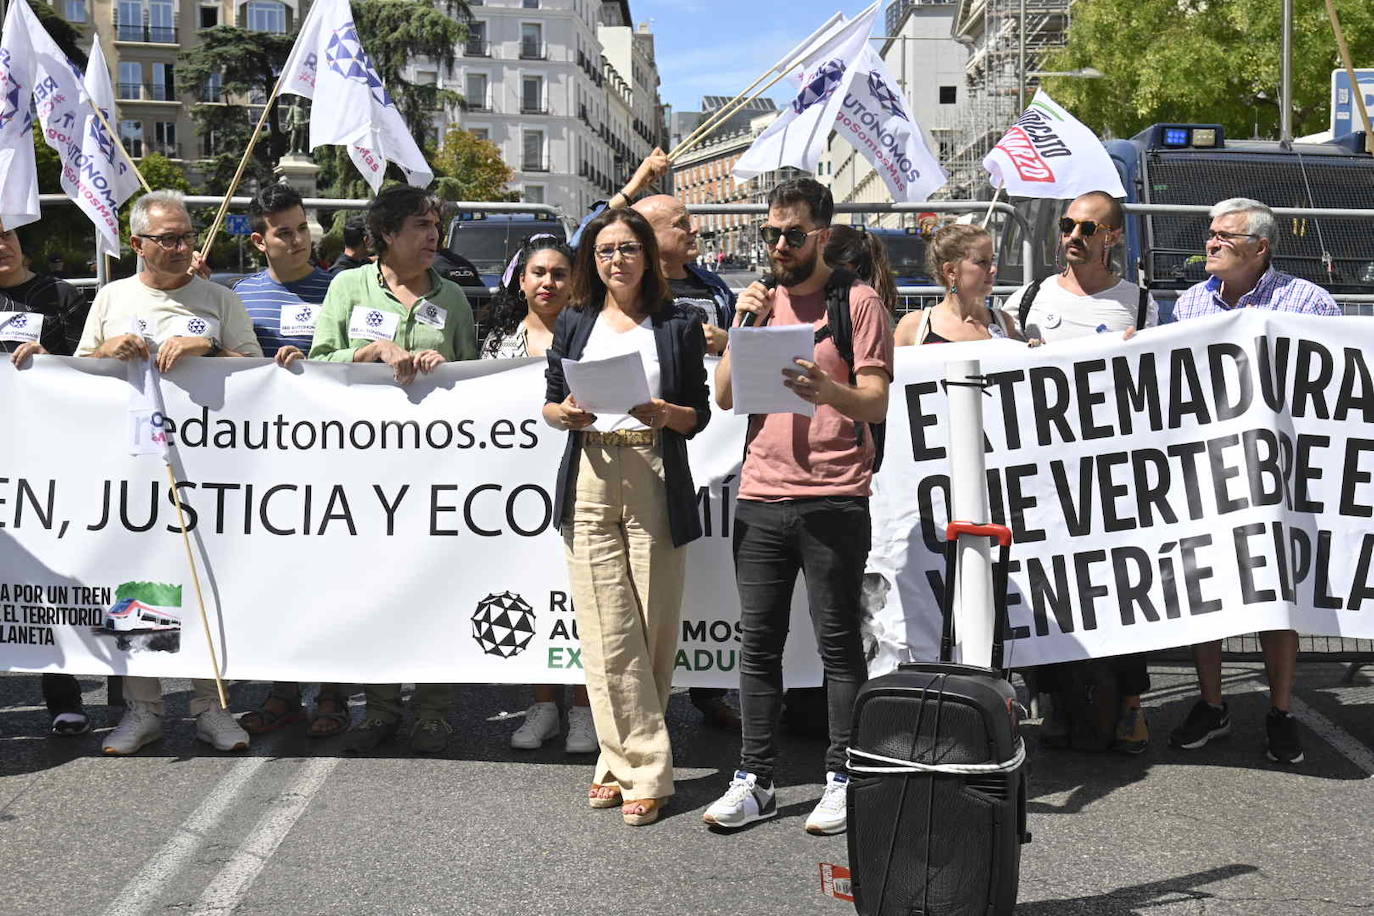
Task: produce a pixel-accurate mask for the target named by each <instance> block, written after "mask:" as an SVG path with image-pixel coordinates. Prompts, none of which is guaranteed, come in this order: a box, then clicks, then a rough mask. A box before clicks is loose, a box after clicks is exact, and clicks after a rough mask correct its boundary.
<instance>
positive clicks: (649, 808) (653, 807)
mask: <svg viewBox="0 0 1374 916" xmlns="http://www.w3.org/2000/svg"><path fill="white" fill-rule="evenodd" d="M667 801H668V800H667V799H666V798H632V799H629V800H628V801H626V802H625V804H624V805H622V806H621V808H620V816H621V818H623V819H624V821H625V823H627V824H629V825H630V826H631V827H643V826H644V825H645V824H652V823H653V822H654V821H656V820H658V816H659V815H660V814H661V813H663V806H664V805H665V804H666V803H667ZM635 807H638V808H640V809H642V810H641V811H640V812H639V813H637V814H635V813H632V812H631V811H630V810H627V809H632V808H635Z"/></svg>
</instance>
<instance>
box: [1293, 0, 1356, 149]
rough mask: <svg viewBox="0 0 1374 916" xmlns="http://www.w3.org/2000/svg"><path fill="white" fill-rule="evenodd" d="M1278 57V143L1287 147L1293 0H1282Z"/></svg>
mask: <svg viewBox="0 0 1374 916" xmlns="http://www.w3.org/2000/svg"><path fill="white" fill-rule="evenodd" d="M1279 57H1280V60H1279V143H1281V144H1283V145H1284V146H1285V147H1288V146H1292V144H1293V0H1283V40H1282V41H1281V42H1280V49H1279ZM1355 91H1357V92H1358V91H1359V89H1358V87H1356V89H1355Z"/></svg>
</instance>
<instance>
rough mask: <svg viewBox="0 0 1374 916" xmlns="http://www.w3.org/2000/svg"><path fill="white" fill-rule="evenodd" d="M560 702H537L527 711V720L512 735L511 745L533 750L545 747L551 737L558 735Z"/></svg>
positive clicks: (521, 749) (520, 749) (522, 749)
mask: <svg viewBox="0 0 1374 916" xmlns="http://www.w3.org/2000/svg"><path fill="white" fill-rule="evenodd" d="M558 726H559V722H558V704H557V703H535V704H534V705H533V706H531V707H530V708H529V709H528V710H526V711H525V722H524V724H523V725H521V726H520V727H519V728H517V729H516V730H515V734H513V735H511V736H510V746H511V747H513V748H515V749H516V750H518V751H533V750H536V749H537V748H540V747H543V745H544V742H545V741H547V740H549V739H550V738H556V737H558V732H559V730H560V729H559V727H558Z"/></svg>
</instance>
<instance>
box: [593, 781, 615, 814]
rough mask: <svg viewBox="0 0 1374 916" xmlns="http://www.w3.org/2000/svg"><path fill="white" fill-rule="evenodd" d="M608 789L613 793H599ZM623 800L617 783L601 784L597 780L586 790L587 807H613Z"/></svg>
mask: <svg viewBox="0 0 1374 916" xmlns="http://www.w3.org/2000/svg"><path fill="white" fill-rule="evenodd" d="M608 789H609V790H610V791H611V792H613V793H614V794H612V795H602V794H601V793H602V792H604V791H606V790H608ZM623 801H624V799H623V798H622V796H621V794H620V786H617V785H604V786H603V785H602V784H601V783H599V782H594V783H592V786H591V788H590V789H588V790H587V807H589V808H614V807H617V806H618V805H620V804H622V803H623Z"/></svg>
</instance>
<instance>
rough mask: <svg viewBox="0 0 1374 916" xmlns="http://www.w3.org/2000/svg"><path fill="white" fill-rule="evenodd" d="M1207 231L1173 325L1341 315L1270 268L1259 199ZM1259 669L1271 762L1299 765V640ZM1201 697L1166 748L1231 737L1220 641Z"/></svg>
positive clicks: (1272, 643) (1276, 641) (1319, 293)
mask: <svg viewBox="0 0 1374 916" xmlns="http://www.w3.org/2000/svg"><path fill="white" fill-rule="evenodd" d="M1210 215H1211V217H1212V224H1211V226H1210V227H1209V228H1208V232H1207V242H1206V251H1207V261H1206V264H1205V265H1204V266H1205V269H1206V271H1207V273H1209V274H1211V276H1210V277H1209V278H1208V279H1206V280H1204V281H1202V282H1201V283H1198V284H1196V285H1194V286H1191V287H1189V288H1188V289H1186V290H1184V292H1183V294H1182V295H1181V296H1179V297H1178V304H1177V305H1175V306H1174V318H1175V319H1176V320H1178V321H1187V320H1188V319H1190V318H1202V317H1205V316H1207V315H1217V314H1224V313H1229V312H1234V311H1235V310H1236V309H1242V308H1257V309H1267V310H1269V311H1274V312H1289V313H1296V314H1303V315H1332V316H1339V315H1341V314H1342V312H1341V307H1340V306H1339V305H1337V304H1336V300H1335V299H1333V298H1331V294H1330V293H1328V292H1327V291H1326V290H1324V289H1322V288H1321V287H1320V286H1318V285H1317V284H1315V283H1312V282H1310V281H1308V280H1304V279H1302V278H1300V277H1294V276H1292V275H1291V274H1286V273H1284V272H1283V271H1280V270H1275V269H1274V266H1273V259H1274V243H1275V239H1276V237H1277V235H1278V223H1277V221H1276V220H1275V219H1274V211H1273V210H1270V209H1269V207H1267V206H1265V205H1264V204H1262V203H1260V202H1259V201H1257V200H1250V199H1249V198H1245V197H1233V198H1230V199H1229V200H1223V201H1222V202H1221V203H1219V204H1217V205H1216V206H1214V207H1213V208H1212V211H1211V214H1210ZM1259 638H1260V648H1261V649H1263V651H1264V670H1265V674H1266V675H1267V677H1268V679H1269V704H1270V709H1269V714H1268V716H1267V717H1266V718H1265V722H1264V724H1265V733H1266V737H1267V739H1268V748H1267V752H1268V755H1269V759H1270V760H1272V761H1274V762H1275V763H1285V764H1290V763H1301V762H1302V759H1303V752H1302V741H1301V739H1300V738H1299V736H1298V723H1297V720H1296V719H1294V718H1293V717H1292V716H1291V715H1290V714H1289V712H1288V706H1289V701H1290V697H1291V696H1292V693H1293V679H1294V677H1295V675H1296V674H1297V668H1298V634H1297V632H1296V631H1295V630H1270V631H1268V632H1265V633H1261V634H1259ZM1193 664H1194V665H1195V666H1196V668H1197V678H1198V686H1199V688H1200V690H1201V693H1202V697H1201V699H1199V700H1198V701H1197V703H1196V704H1194V705H1193V708H1192V710H1190V711H1189V713H1188V718H1187V719H1185V720H1184V722H1183V724H1182V725H1180V726H1179V727H1178V728H1176V729H1174V731H1173V733H1172V734H1171V735H1170V736H1169V744H1170V746H1172V747H1175V748H1178V749H1180V750H1194V749H1196V748H1200V747H1202V746H1203V745H1205V744H1206V743H1207V742H1208V741H1210V740H1212V739H1213V738H1219V737H1221V736H1222V735H1226V734H1230V731H1231V714H1230V709H1229V708H1228V707H1227V704H1226V703H1225V701H1224V700H1223V699H1222V694H1221V640H1216V641H1215V642H1206V643H1200V644H1198V645H1195V646H1193Z"/></svg>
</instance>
